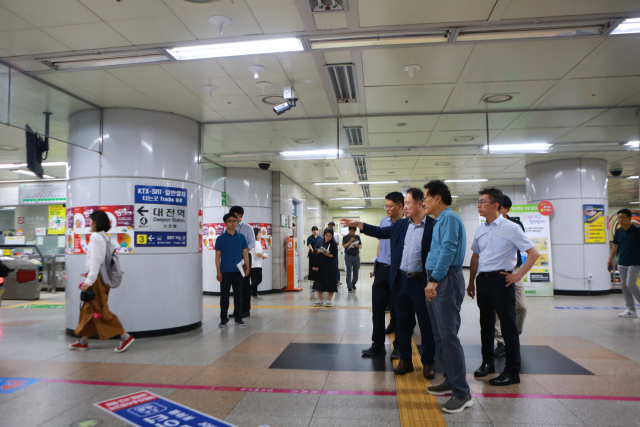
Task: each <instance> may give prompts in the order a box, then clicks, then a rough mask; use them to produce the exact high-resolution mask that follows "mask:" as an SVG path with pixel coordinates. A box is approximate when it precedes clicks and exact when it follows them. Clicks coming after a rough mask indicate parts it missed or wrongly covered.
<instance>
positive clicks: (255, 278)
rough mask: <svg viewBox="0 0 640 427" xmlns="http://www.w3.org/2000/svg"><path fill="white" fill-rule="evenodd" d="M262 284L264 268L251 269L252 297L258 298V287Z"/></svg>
mask: <svg viewBox="0 0 640 427" xmlns="http://www.w3.org/2000/svg"><path fill="white" fill-rule="evenodd" d="M260 283H262V268H252V269H251V295H253V296H254V297H257V296H258V285H259V284H260Z"/></svg>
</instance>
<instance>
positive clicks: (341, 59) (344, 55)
mask: <svg viewBox="0 0 640 427" xmlns="http://www.w3.org/2000/svg"><path fill="white" fill-rule="evenodd" d="M324 59H325V62H326V63H327V64H351V51H349V50H338V51H335V52H331V51H327V52H324Z"/></svg>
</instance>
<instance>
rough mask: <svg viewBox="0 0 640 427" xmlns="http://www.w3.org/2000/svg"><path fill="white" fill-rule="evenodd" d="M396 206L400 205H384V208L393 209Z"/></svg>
mask: <svg viewBox="0 0 640 427" xmlns="http://www.w3.org/2000/svg"><path fill="white" fill-rule="evenodd" d="M395 206H398V205H384V210H385V211H388V210H391V209H393V208H394V207H395Z"/></svg>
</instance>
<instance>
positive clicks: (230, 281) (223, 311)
mask: <svg viewBox="0 0 640 427" xmlns="http://www.w3.org/2000/svg"><path fill="white" fill-rule="evenodd" d="M232 288H233V317H234V318H236V319H242V274H240V272H237V273H222V282H220V318H221V319H226V318H227V314H228V312H229V291H230V290H231V289H232Z"/></svg>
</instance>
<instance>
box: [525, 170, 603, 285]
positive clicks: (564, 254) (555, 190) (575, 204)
mask: <svg viewBox="0 0 640 427" xmlns="http://www.w3.org/2000/svg"><path fill="white" fill-rule="evenodd" d="M606 166H607V162H606V161H605V160H602V159H566V160H552V161H547V162H541V163H534V164H531V165H528V166H527V167H526V172H527V198H528V199H529V203H531V204H538V203H540V202H542V201H545V200H546V201H549V202H551V204H552V205H553V213H552V214H551V221H550V224H551V256H552V269H553V289H554V292H555V293H557V294H584V295H597V294H605V293H608V292H610V290H611V276H610V273H609V272H608V271H607V269H606V267H605V262H606V260H607V258H608V255H609V236H608V233H605V235H606V238H605V239H606V241H605V242H602V243H585V228H584V220H583V218H584V214H583V205H585V204H595V205H604V209H605V211H604V215H605V218H606V217H607V216H608V198H607V197H608V196H607V169H606ZM590 276H591V280H589V277H590Z"/></svg>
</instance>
